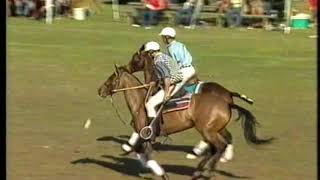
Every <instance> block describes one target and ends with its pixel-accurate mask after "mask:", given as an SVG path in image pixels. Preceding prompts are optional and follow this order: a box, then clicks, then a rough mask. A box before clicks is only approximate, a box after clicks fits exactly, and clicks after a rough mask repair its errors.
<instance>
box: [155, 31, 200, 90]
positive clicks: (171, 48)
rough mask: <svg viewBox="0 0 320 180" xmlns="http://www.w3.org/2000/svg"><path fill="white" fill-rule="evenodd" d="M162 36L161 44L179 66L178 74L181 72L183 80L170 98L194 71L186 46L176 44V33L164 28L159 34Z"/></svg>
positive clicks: (179, 43)
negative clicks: (163, 44)
mask: <svg viewBox="0 0 320 180" xmlns="http://www.w3.org/2000/svg"><path fill="white" fill-rule="evenodd" d="M159 35H160V36H162V40H163V42H164V43H165V44H166V45H167V51H168V54H169V55H170V56H171V57H172V59H174V60H175V61H176V62H177V63H178V65H179V69H180V70H179V72H181V74H182V76H183V79H182V81H181V82H180V83H178V84H177V85H176V86H175V89H174V90H173V92H172V94H171V96H173V95H174V94H175V93H177V92H178V91H179V90H180V89H181V88H182V86H183V85H184V84H185V83H186V82H187V81H188V80H189V79H190V78H191V77H192V76H194V75H195V69H194V67H193V66H192V56H191V54H190V53H189V51H188V50H187V48H186V46H185V45H184V44H182V43H181V42H178V41H177V40H176V39H175V37H176V31H175V30H174V29H173V28H171V27H165V28H163V29H162V31H161V32H160V34H159Z"/></svg>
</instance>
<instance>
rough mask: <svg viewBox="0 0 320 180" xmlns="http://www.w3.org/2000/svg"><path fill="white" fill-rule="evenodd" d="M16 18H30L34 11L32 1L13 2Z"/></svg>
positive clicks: (19, 0) (16, 0)
mask: <svg viewBox="0 0 320 180" xmlns="http://www.w3.org/2000/svg"><path fill="white" fill-rule="evenodd" d="M14 4H15V8H16V12H15V14H16V15H17V16H26V17H29V16H31V12H32V11H34V10H35V3H34V1H33V0H15V1H14Z"/></svg>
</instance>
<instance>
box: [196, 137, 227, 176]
mask: <svg viewBox="0 0 320 180" xmlns="http://www.w3.org/2000/svg"><path fill="white" fill-rule="evenodd" d="M205 136H206V139H207V141H208V142H210V145H211V148H210V149H211V152H210V153H209V154H210V156H209V157H206V158H205V159H204V160H203V161H202V162H200V164H201V165H200V164H199V166H198V169H197V171H196V172H195V173H194V175H193V178H192V179H198V178H200V177H207V178H210V176H212V172H213V170H214V169H215V166H216V164H217V162H218V161H219V159H220V158H221V157H222V155H223V152H224V151H225V149H226V147H227V144H228V143H227V141H226V140H225V138H224V137H223V136H222V135H220V134H219V133H216V132H214V131H212V132H211V133H210V134H209V133H206V135H205ZM205 165H208V168H209V169H208V171H207V172H204V170H205V169H204V166H205ZM199 167H200V168H201V169H200V168H199ZM195 177H196V178H195Z"/></svg>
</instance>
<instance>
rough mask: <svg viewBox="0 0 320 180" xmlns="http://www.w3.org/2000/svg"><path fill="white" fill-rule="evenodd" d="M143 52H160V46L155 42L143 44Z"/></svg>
mask: <svg viewBox="0 0 320 180" xmlns="http://www.w3.org/2000/svg"><path fill="white" fill-rule="evenodd" d="M144 50H145V51H150V50H154V51H158V50H160V45H159V43H157V42H154V41H150V42H147V43H146V44H145V46H144Z"/></svg>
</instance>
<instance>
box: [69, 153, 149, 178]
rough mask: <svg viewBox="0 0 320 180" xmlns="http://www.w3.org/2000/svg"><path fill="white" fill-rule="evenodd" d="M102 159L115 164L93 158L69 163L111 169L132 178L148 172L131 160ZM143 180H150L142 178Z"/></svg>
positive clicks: (110, 157) (106, 156)
mask: <svg viewBox="0 0 320 180" xmlns="http://www.w3.org/2000/svg"><path fill="white" fill-rule="evenodd" d="M102 157H104V158H107V159H110V160H113V161H115V162H108V161H102V160H98V159H94V158H81V159H78V160H75V161H71V162H70V163H71V164H96V165H99V166H102V167H104V168H108V169H112V170H114V171H117V172H119V173H121V174H126V175H128V176H133V177H141V174H143V173H148V172H149V171H148V170H147V169H145V168H143V167H142V166H141V164H140V163H139V162H138V161H137V160H135V159H131V158H118V157H114V156H108V155H103V156H102ZM144 179H152V178H147V177H144Z"/></svg>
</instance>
